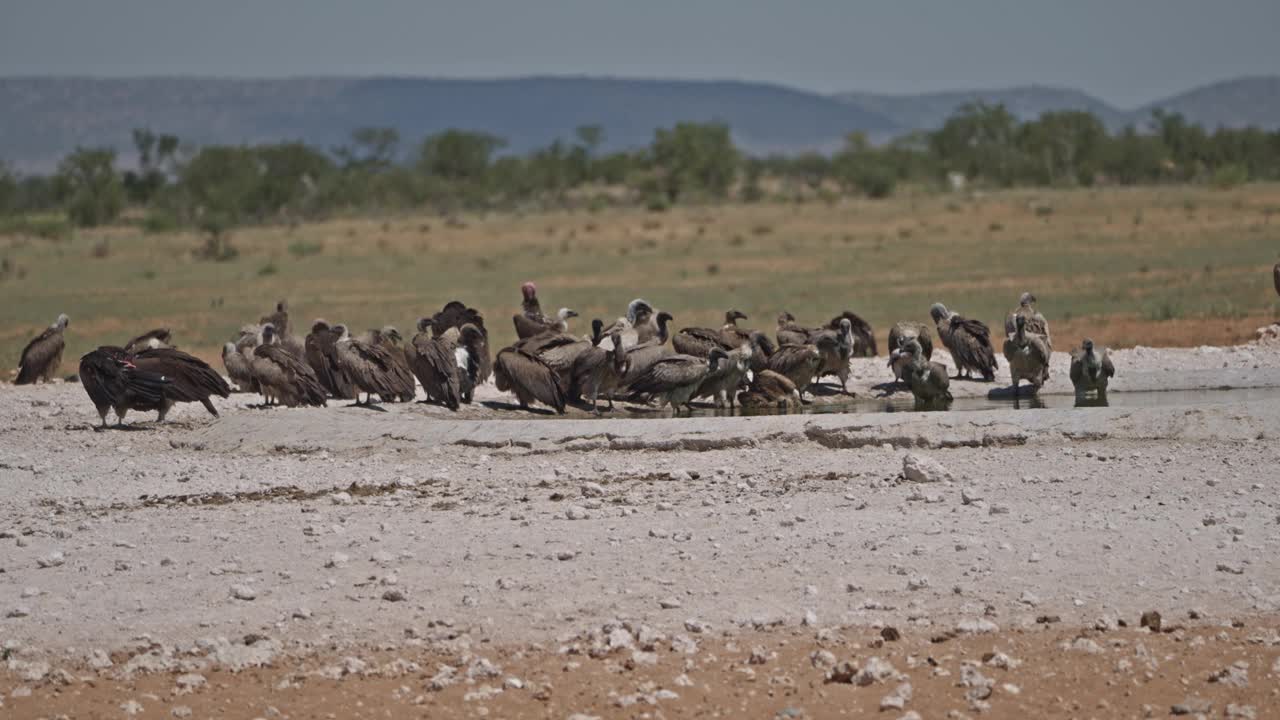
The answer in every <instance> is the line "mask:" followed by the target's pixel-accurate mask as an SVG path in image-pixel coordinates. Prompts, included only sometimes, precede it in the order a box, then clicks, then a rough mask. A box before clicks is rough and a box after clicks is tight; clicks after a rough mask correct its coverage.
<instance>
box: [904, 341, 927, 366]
mask: <svg viewBox="0 0 1280 720" xmlns="http://www.w3.org/2000/svg"><path fill="white" fill-rule="evenodd" d="M898 352H899V354H902V355H911V362H912V363H920V364H923V363H924V349H923V348H921V347H920V341H919V340H917V339H915V338H911V339H910V340H907V341H906V342H905V343H903V344H902V349H901V350H899V351H898Z"/></svg>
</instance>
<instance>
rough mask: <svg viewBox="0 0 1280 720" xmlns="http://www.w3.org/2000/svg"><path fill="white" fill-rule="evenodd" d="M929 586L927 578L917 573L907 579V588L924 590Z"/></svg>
mask: <svg viewBox="0 0 1280 720" xmlns="http://www.w3.org/2000/svg"><path fill="white" fill-rule="evenodd" d="M927 587H929V578H927V577H925V576H923V575H917V576H915V577H912V578H908V579H907V589H908V590H924V589H925V588H927Z"/></svg>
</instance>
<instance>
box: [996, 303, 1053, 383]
mask: <svg viewBox="0 0 1280 720" xmlns="http://www.w3.org/2000/svg"><path fill="white" fill-rule="evenodd" d="M1029 324H1030V323H1029V322H1027V318H1026V317H1025V316H1022V315H1018V316H1017V317H1016V318H1015V320H1014V332H1013V334H1012V335H1010V336H1009V337H1008V338H1007V339H1006V340H1005V341H1004V359H1005V360H1008V361H1009V374H1010V375H1011V376H1012V377H1013V395H1014V397H1017V395H1018V383H1019V382H1020V381H1022V380H1026V381H1027V382H1029V383H1031V390H1032V393H1035V392H1039V390H1040V387H1041V386H1042V385H1044V381H1045V380H1046V379H1047V378H1048V377H1049V344H1048V343H1047V342H1045V339H1044V336H1043V335H1036V334H1033V333H1030V332H1027V325H1029Z"/></svg>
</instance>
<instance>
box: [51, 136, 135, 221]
mask: <svg viewBox="0 0 1280 720" xmlns="http://www.w3.org/2000/svg"><path fill="white" fill-rule="evenodd" d="M115 161H116V151H115V150H111V149H110V148H96V149H93V148H77V149H76V151H75V152H73V153H71V154H70V155H68V156H67V157H65V158H63V160H62V162H61V163H60V164H59V166H58V181H59V183H60V184H62V186H63V188H64V191H65V194H66V197H67V215H68V216H69V217H70V218H71V221H72V222H73V223H75V224H76V225H79V226H81V227H94V226H97V225H101V224H103V223H107V222H111V221H112V220H114V219H116V217H118V216H119V215H120V211H121V210H122V209H124V201H125V193H124V186H123V185H122V184H121V182H120V176H119V175H117V174H116V169H115Z"/></svg>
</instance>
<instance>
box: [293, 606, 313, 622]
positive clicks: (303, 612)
mask: <svg viewBox="0 0 1280 720" xmlns="http://www.w3.org/2000/svg"><path fill="white" fill-rule="evenodd" d="M292 617H293V618H294V619H295V620H310V619H311V608H309V607H305V606H304V607H300V608H298V609H297V610H294V611H293V615H292Z"/></svg>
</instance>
